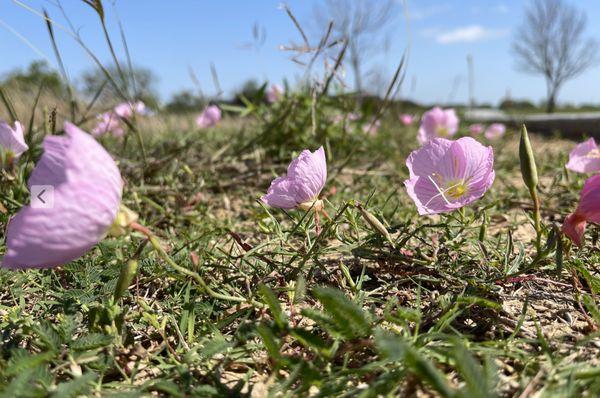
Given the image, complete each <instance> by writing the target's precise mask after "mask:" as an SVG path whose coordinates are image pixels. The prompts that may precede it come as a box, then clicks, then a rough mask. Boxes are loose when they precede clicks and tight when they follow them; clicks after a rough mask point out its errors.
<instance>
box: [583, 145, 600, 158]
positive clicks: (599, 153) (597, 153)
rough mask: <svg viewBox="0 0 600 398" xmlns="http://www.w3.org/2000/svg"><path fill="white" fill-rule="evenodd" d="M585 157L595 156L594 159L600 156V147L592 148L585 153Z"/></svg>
mask: <svg viewBox="0 0 600 398" xmlns="http://www.w3.org/2000/svg"><path fill="white" fill-rule="evenodd" d="M585 157H586V158H594V159H598V158H600V149H598V148H594V149H592V150H591V151H589V152H588V153H587V154H586V155H585Z"/></svg>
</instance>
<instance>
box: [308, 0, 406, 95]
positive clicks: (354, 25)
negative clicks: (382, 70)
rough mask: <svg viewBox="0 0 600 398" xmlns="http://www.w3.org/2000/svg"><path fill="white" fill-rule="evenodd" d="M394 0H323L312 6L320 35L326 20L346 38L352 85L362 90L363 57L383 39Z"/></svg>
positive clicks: (327, 23) (392, 12) (383, 40)
mask: <svg viewBox="0 0 600 398" xmlns="http://www.w3.org/2000/svg"><path fill="white" fill-rule="evenodd" d="M398 3H399V2H398V1H396V0H324V1H322V2H321V5H320V6H318V7H317V8H316V9H315V20H316V21H317V23H318V25H319V28H320V32H319V34H321V35H322V34H323V32H324V31H325V29H326V28H327V26H328V25H329V22H330V21H333V31H334V33H335V35H336V36H338V38H344V39H346V40H348V55H349V57H350V66H351V68H352V71H353V73H354V88H355V90H356V91H357V92H358V93H362V91H363V75H364V70H363V67H364V63H365V60H366V59H368V58H369V57H371V56H372V55H373V53H374V52H375V51H377V50H381V45H379V43H382V42H385V41H386V40H385V38H384V37H383V36H384V35H385V32H386V29H387V28H388V27H389V25H390V22H391V21H392V20H393V19H394V17H395V16H396V11H397V6H398Z"/></svg>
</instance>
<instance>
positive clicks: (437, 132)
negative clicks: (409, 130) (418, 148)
mask: <svg viewBox="0 0 600 398" xmlns="http://www.w3.org/2000/svg"><path fill="white" fill-rule="evenodd" d="M458 123H459V120H458V116H456V112H455V111H454V109H442V108H440V107H438V106H436V107H435V108H433V109H430V110H428V111H427V112H425V113H424V114H423V117H422V118H421V126H420V127H419V135H418V136H417V138H418V140H419V143H421V145H423V144H425V143H426V142H427V141H429V140H431V139H432V138H436V137H441V138H446V137H451V136H453V135H454V134H456V131H457V130H458Z"/></svg>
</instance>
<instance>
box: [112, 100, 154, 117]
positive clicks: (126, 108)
mask: <svg viewBox="0 0 600 398" xmlns="http://www.w3.org/2000/svg"><path fill="white" fill-rule="evenodd" d="M114 111H115V114H116V115H117V116H119V117H120V118H123V119H131V118H132V117H133V115H134V114H136V115H147V114H149V111H148V109H147V108H146V104H144V103H143V102H142V101H137V102H134V103H130V102H123V103H121V104H119V105H117V106H115V110H114Z"/></svg>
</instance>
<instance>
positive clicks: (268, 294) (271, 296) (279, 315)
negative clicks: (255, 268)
mask: <svg viewBox="0 0 600 398" xmlns="http://www.w3.org/2000/svg"><path fill="white" fill-rule="evenodd" d="M258 291H259V292H260V294H261V296H262V297H263V299H264V302H265V303H266V304H267V305H268V306H269V309H270V310H271V314H272V315H273V319H274V320H275V324H276V325H277V327H279V329H282V330H283V329H285V328H286V326H287V324H288V319H287V316H286V315H285V314H284V313H283V311H282V309H281V305H280V304H279V300H278V299H277V296H275V293H273V291H272V290H271V289H269V288H268V287H267V285H265V284H264V283H261V284H260V285H258Z"/></svg>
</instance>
